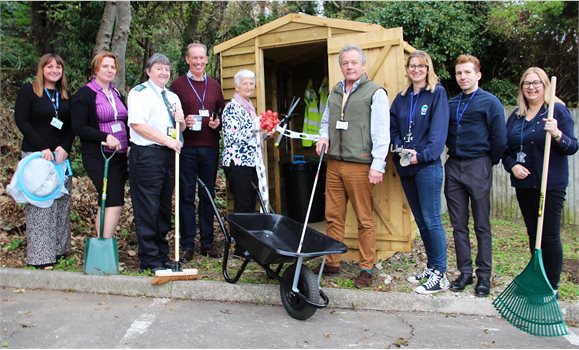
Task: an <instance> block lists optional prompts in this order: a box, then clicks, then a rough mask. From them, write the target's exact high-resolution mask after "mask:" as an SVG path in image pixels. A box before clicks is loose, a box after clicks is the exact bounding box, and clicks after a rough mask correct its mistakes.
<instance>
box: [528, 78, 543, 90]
mask: <svg viewBox="0 0 579 350" xmlns="http://www.w3.org/2000/svg"><path fill="white" fill-rule="evenodd" d="M531 85H533V87H534V88H538V87H539V86H541V85H543V82H542V81H540V80H535V81H523V88H525V89H528V88H530V87H531Z"/></svg>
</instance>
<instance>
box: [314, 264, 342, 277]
mask: <svg viewBox="0 0 579 350" xmlns="http://www.w3.org/2000/svg"><path fill="white" fill-rule="evenodd" d="M320 266H322V265H321V264H320V265H318V267H315V268H314V269H313V270H312V272H313V273H314V274H315V275H318V274H319V273H320ZM339 273H340V267H339V266H338V267H334V266H329V265H324V271H323V272H322V274H323V275H324V276H334V275H337V274H339Z"/></svg>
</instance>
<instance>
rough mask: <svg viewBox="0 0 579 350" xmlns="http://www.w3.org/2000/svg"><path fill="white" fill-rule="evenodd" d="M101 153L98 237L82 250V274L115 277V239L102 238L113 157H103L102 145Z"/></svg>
mask: <svg viewBox="0 0 579 350" xmlns="http://www.w3.org/2000/svg"><path fill="white" fill-rule="evenodd" d="M101 153H102V155H103V157H104V159H105V172H104V176H103V193H102V195H101V215H100V229H99V236H98V237H93V238H87V239H86V244H85V249H84V273H85V275H116V274H118V273H119V252H118V248H117V239H116V237H112V238H104V237H103V230H104V225H105V203H106V201H107V183H108V175H109V161H110V160H111V159H112V158H113V157H114V155H115V153H116V151H113V154H111V155H110V156H109V157H107V156H105V153H104V151H103V145H102V144H101Z"/></svg>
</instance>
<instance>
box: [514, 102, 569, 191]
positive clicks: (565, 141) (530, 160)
mask: <svg viewBox="0 0 579 350" xmlns="http://www.w3.org/2000/svg"><path fill="white" fill-rule="evenodd" d="M547 112H548V109H547V108H546V107H545V106H543V107H541V109H540V110H539V112H538V113H537V115H536V116H535V118H533V119H532V120H530V121H527V120H525V117H524V116H520V115H518V109H517V110H515V111H513V113H512V114H511V116H510V117H509V120H507V151H506V152H505V154H504V155H503V166H504V167H505V170H506V171H508V172H510V173H511V186H513V187H516V188H534V189H538V190H539V189H541V175H542V174H543V157H544V153H545V137H546V135H547V132H546V131H545V121H544V120H543V118H547ZM553 118H555V119H557V127H558V128H559V130H561V131H562V132H563V136H562V137H561V140H560V142H559V143H558V142H556V141H555V140H553V139H552V138H551V140H552V141H551V154H550V155H549V173H548V175H547V176H548V177H547V189H548V190H552V189H564V188H566V187H567V185H568V184H569V162H568V160H567V157H568V156H570V155H572V154H574V153H576V152H577V148H578V144H577V138H575V135H574V132H573V124H574V123H573V118H571V113H569V110H568V109H567V108H566V107H565V105H563V104H561V103H555V109H554V111H553ZM521 132H522V139H521ZM521 145H522V146H523V148H522V151H523V153H525V159H524V160H525V162H524V163H522V162H521V163H518V162H517V153H519V152H521ZM516 164H521V165H522V166H524V167H525V168H527V169H528V170H529V172H530V174H529V176H527V177H526V178H525V179H523V180H519V179H517V178H516V177H515V176H514V175H513V174H512V172H511V169H512V168H513V167H514V166H515V165H516Z"/></svg>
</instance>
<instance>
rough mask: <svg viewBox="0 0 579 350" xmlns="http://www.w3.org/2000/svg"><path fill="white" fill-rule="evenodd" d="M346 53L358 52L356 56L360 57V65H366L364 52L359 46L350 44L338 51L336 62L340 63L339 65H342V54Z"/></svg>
mask: <svg viewBox="0 0 579 350" xmlns="http://www.w3.org/2000/svg"><path fill="white" fill-rule="evenodd" d="M347 51H358V55H360V60H361V61H362V65H366V55H365V54H364V51H362V49H361V48H360V46H358V45H352V44H347V45H346V46H344V47H342V49H341V50H340V55H339V56H338V62H339V63H340V65H341V64H342V54H343V53H344V52H347Z"/></svg>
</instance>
